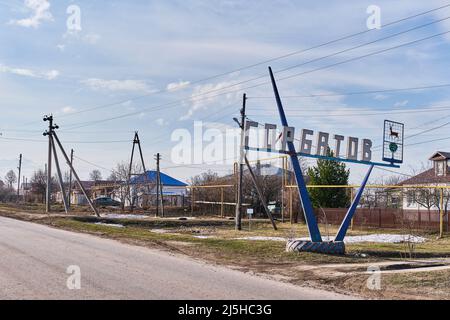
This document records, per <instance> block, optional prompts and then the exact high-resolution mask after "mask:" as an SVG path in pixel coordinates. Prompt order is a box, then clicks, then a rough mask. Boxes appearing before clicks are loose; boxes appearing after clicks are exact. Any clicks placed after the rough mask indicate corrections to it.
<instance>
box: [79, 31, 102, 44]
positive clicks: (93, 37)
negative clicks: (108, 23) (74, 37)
mask: <svg viewBox="0 0 450 320" xmlns="http://www.w3.org/2000/svg"><path fill="white" fill-rule="evenodd" d="M100 38H101V37H100V35H99V34H96V33H88V34H87V35H85V36H84V37H83V41H84V42H86V43H89V44H96V43H97V42H98V41H99V40H100Z"/></svg>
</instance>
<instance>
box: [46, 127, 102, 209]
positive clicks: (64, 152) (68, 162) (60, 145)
mask: <svg viewBox="0 0 450 320" xmlns="http://www.w3.org/2000/svg"><path fill="white" fill-rule="evenodd" d="M52 137H53V138H54V141H56V143H57V145H58V147H59V149H60V150H61V153H62V155H63V157H64V159H65V160H66V163H67V164H68V165H69V167H70V170H71V171H72V172H73V176H74V178H75V180H76V181H77V183H78V186H79V187H80V189H81V191H82V192H83V194H84V196H85V197H86V200H87V202H88V203H89V205H90V207H91V208H92V210H93V211H94V213H95V215H96V216H97V217H100V214H99V213H98V210H97V208H96V207H95V206H94V204H93V203H92V200H91V198H90V197H89V196H88V194H87V192H86V189H85V188H84V186H83V184H82V183H81V180H80V177H79V176H78V174H77V172H76V171H75V169H74V167H73V166H72V165H71V163H70V159H69V157H68V156H67V153H66V151H65V150H64V147H63V146H62V144H61V141H59V138H58V136H57V135H56V133H55V132H53V135H52ZM52 140H53V139H52ZM61 191H62V192H64V190H61Z"/></svg>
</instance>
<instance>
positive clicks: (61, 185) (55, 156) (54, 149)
mask: <svg viewBox="0 0 450 320" xmlns="http://www.w3.org/2000/svg"><path fill="white" fill-rule="evenodd" d="M51 141H52V151H53V157H54V158H55V166H56V172H57V174H58V182H59V188H60V189H61V193H62V200H63V204H64V210H65V211H66V213H69V208H68V206H67V200H66V191H65V190H64V182H63V179H62V175H61V168H60V167H59V161H58V154H57V153H56V148H55V141H53V138H51Z"/></svg>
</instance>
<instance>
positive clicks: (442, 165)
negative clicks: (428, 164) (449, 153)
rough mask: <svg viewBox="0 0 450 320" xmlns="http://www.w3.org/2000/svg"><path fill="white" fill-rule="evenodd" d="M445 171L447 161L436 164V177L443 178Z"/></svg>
mask: <svg viewBox="0 0 450 320" xmlns="http://www.w3.org/2000/svg"><path fill="white" fill-rule="evenodd" d="M444 170H445V161H439V162H436V175H438V176H443V175H444V172H445V171H444Z"/></svg>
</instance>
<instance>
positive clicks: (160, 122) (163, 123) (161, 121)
mask: <svg viewBox="0 0 450 320" xmlns="http://www.w3.org/2000/svg"><path fill="white" fill-rule="evenodd" d="M156 123H157V124H158V125H159V126H161V127H162V126H165V125H167V124H169V123H168V122H167V121H166V120H164V119H163V118H159V119H156Z"/></svg>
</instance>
